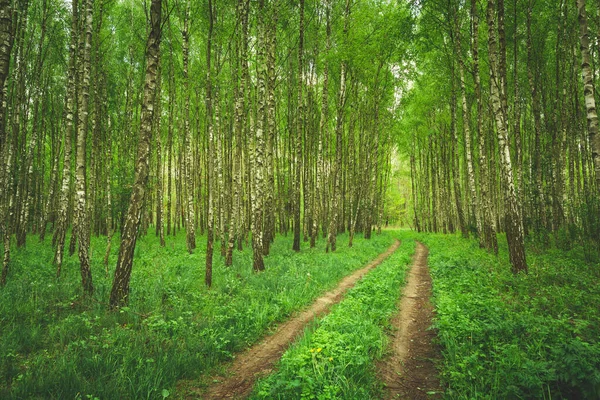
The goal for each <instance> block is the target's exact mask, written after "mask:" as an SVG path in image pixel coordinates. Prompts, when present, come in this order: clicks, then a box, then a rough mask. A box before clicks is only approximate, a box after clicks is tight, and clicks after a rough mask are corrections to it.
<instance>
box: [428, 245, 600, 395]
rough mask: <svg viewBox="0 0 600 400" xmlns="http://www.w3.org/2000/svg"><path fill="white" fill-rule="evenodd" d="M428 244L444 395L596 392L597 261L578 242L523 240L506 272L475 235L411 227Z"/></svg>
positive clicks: (599, 332)
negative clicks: (514, 267)
mask: <svg viewBox="0 0 600 400" xmlns="http://www.w3.org/2000/svg"><path fill="white" fill-rule="evenodd" d="M420 238H421V240H422V241H423V242H424V243H426V244H427V246H429V248H430V255H429V267H430V271H431V274H432V278H433V302H434V304H435V308H436V312H437V318H436V322H435V323H434V327H435V329H437V331H438V338H439V340H440V342H441V345H442V347H443V358H444V360H443V363H442V365H441V366H440V367H441V377H442V379H443V381H444V382H445V384H446V385H447V390H446V398H450V399H474V398H475V399H517V398H527V399H533V398H540V399H559V398H566V399H598V398H600V308H599V307H598V305H599V304H600V286H598V281H599V278H600V268H599V267H600V264H599V262H598V260H597V259H596V260H595V261H594V262H592V260H590V256H589V251H584V249H583V248H582V247H575V248H574V249H572V250H559V249H556V248H551V249H544V250H541V249H539V248H537V247H536V246H534V245H533V244H532V243H530V244H529V246H528V250H529V251H528V255H527V256H528V262H529V273H528V274H523V273H521V274H517V275H513V274H512V273H511V272H510V265H509V261H508V250H507V248H506V241H505V240H499V243H500V244H501V247H500V257H495V256H493V255H490V254H488V253H487V252H485V251H484V250H482V249H480V248H479V246H478V244H477V241H476V240H465V239H462V238H460V237H458V236H442V235H433V234H430V235H426V234H423V235H420Z"/></svg>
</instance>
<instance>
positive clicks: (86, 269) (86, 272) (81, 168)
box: [76, 0, 94, 295]
mask: <svg viewBox="0 0 600 400" xmlns="http://www.w3.org/2000/svg"><path fill="white" fill-rule="evenodd" d="M84 4H85V9H84V15H83V17H84V18H85V32H84V35H85V39H84V43H83V60H82V64H83V75H82V82H81V91H80V99H79V109H78V112H77V114H78V115H79V128H78V129H77V173H76V178H77V179H76V187H77V228H76V229H77V241H78V242H79V263H80V270H81V283H82V285H83V290H84V291H85V292H86V293H87V294H88V295H91V294H92V293H93V292H94V286H93V283H92V271H91V269H90V255H89V251H90V226H89V216H88V212H87V211H88V210H87V206H86V202H87V189H86V148H87V146H86V143H87V131H88V121H89V118H88V115H89V110H88V108H89V107H88V105H89V97H90V95H89V87H90V54H91V45H92V13H93V4H92V0H86V2H85V3H84Z"/></svg>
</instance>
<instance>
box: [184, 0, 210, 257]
mask: <svg viewBox="0 0 600 400" xmlns="http://www.w3.org/2000/svg"><path fill="white" fill-rule="evenodd" d="M190 4H191V3H190V0H187V1H186V5H185V16H184V20H183V30H182V31H181V35H182V42H183V44H182V46H183V90H184V99H185V106H184V112H185V115H184V117H183V129H184V130H185V184H186V192H187V199H186V200H187V204H186V205H187V207H186V221H185V229H186V243H187V250H188V252H189V253H190V254H191V253H192V252H193V251H194V249H195V248H196V219H195V212H194V180H193V178H192V160H193V158H192V149H193V145H192V134H191V131H190V77H189V74H188V63H189V42H190V37H189V19H190ZM209 41H210V39H209ZM209 66H210V61H209ZM207 90H208V89H207Z"/></svg>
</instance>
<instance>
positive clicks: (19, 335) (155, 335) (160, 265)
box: [0, 232, 393, 399]
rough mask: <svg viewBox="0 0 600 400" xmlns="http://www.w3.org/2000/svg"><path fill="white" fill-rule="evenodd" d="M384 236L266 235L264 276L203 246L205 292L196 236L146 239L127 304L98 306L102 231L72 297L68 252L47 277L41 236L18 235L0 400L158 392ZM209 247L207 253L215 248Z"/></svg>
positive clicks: (298, 304)
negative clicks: (330, 240)
mask: <svg viewBox="0 0 600 400" xmlns="http://www.w3.org/2000/svg"><path fill="white" fill-rule="evenodd" d="M392 237H393V235H392V234H390V233H387V232H384V233H383V234H382V235H375V236H374V237H373V239H372V240H370V241H367V240H363V239H362V238H360V239H358V238H357V239H358V240H356V241H355V245H354V247H353V248H351V249H350V248H348V247H347V246H346V243H347V237H346V236H344V235H342V236H340V237H339V238H338V243H339V246H338V251H337V252H336V253H333V254H325V252H324V250H323V247H324V243H323V242H322V241H321V242H319V243H318V248H316V249H308V244H307V243H303V250H302V251H301V252H300V253H295V252H293V251H291V250H290V249H291V244H292V238H291V237H287V238H286V237H278V238H277V239H276V241H275V243H274V245H273V246H272V251H271V256H269V257H267V258H266V259H265V264H266V271H265V272H264V273H261V274H255V273H253V272H252V261H251V257H252V255H251V251H250V249H245V250H244V251H243V252H242V253H239V252H236V253H235V254H234V265H233V266H232V267H230V268H226V267H224V265H223V261H222V259H221V257H220V256H219V255H218V251H216V252H215V254H216V256H215V262H214V278H213V289H211V290H207V289H206V288H205V287H204V283H203V282H204V280H203V279H204V262H205V246H206V240H205V238H202V237H198V239H197V242H198V244H199V246H198V249H197V250H196V252H195V253H194V254H191V255H190V254H188V253H187V251H186V249H185V236H184V234H183V232H182V234H180V235H178V236H177V237H176V238H168V239H167V246H166V247H165V248H161V247H160V246H159V244H158V240H157V239H156V238H155V237H154V236H153V235H149V236H146V237H144V238H142V239H141V240H140V241H138V246H137V248H136V251H135V261H134V268H133V274H132V278H131V295H130V305H129V307H126V308H123V309H122V310H121V311H120V312H118V313H111V312H108V311H107V306H106V302H107V301H108V296H109V291H110V287H111V284H112V274H113V272H114V266H115V264H116V253H117V251H118V240H117V238H115V240H114V243H113V252H112V254H111V258H110V264H109V266H110V268H111V269H110V271H109V274H108V277H107V276H105V273H104V266H103V265H102V259H103V255H104V250H105V245H106V243H105V241H106V239H105V238H92V247H91V248H92V252H91V254H92V258H91V265H92V271H93V279H94V285H95V294H94V296H93V298H92V299H83V298H82V296H81V293H82V291H81V283H80V275H79V270H78V260H77V257H76V256H73V257H67V259H66V260H65V263H64V266H63V276H62V277H61V279H60V280H56V278H55V268H54V267H53V265H52V254H53V252H52V248H51V246H50V244H49V240H47V241H46V242H45V243H42V244H40V243H38V242H37V238H36V237H30V238H29V239H28V244H27V247H26V248H25V249H14V250H13V253H12V256H13V261H12V267H11V273H10V275H9V277H8V284H7V286H6V287H5V288H3V289H0V398H56V399H69V398H71V399H73V398H96V397H97V398H102V399H110V398H130V399H133V398H135V399H145V398H149V399H156V398H158V399H160V398H163V397H164V396H167V395H169V392H173V390H174V389H173V388H174V385H175V383H176V382H177V380H178V379H182V378H197V377H198V376H200V375H201V374H203V373H207V372H210V371H211V370H212V369H213V368H215V366H218V365H219V363H221V362H223V361H225V360H229V359H231V358H232V354H233V353H235V352H237V351H240V350H242V349H244V348H245V347H247V346H248V345H249V344H251V343H253V342H255V341H256V340H257V339H258V338H260V337H261V336H262V335H264V334H265V333H266V332H267V331H268V330H269V328H270V327H273V326H274V325H275V324H276V323H277V322H278V321H282V320H284V319H286V317H287V316H289V315H290V314H291V313H292V312H294V311H295V310H298V309H300V308H302V307H303V306H305V305H307V304H310V303H311V302H312V300H313V299H315V298H316V297H318V295H319V294H321V293H322V292H324V291H326V290H328V289H330V288H332V287H334V286H335V285H336V284H337V282H338V281H339V280H340V279H341V278H342V277H343V276H345V275H347V274H349V273H350V272H352V271H353V270H355V269H357V268H359V267H361V266H363V265H364V264H366V263H367V262H368V261H369V260H371V259H373V258H375V257H376V256H377V255H378V254H379V253H381V252H382V251H384V250H385V249H386V248H387V247H388V246H389V245H390V244H391V243H392ZM218 248H219V246H218V244H217V245H216V246H215V249H218Z"/></svg>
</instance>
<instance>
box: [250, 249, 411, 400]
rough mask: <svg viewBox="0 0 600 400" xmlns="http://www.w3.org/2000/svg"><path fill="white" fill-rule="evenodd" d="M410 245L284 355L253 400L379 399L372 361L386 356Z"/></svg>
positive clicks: (350, 293)
mask: <svg viewBox="0 0 600 400" xmlns="http://www.w3.org/2000/svg"><path fill="white" fill-rule="evenodd" d="M414 250H415V242H414V240H410V239H406V240H403V241H402V246H400V248H399V249H398V250H396V252H395V253H394V254H393V255H391V256H390V257H389V258H388V259H386V260H385V261H384V262H383V263H381V265H379V266H378V267H377V268H375V269H374V270H373V271H371V272H369V274H367V275H366V276H365V277H364V278H363V279H362V280H361V281H360V282H359V283H358V284H357V285H356V287H354V288H353V289H351V290H350V291H348V293H347V294H346V296H345V297H344V299H343V300H342V302H341V303H339V304H338V305H336V306H335V307H334V308H333V309H332V311H331V313H330V314H328V315H327V316H325V317H323V318H322V319H320V320H319V321H318V322H316V323H315V324H314V325H313V326H312V327H310V328H307V329H306V330H305V334H304V335H303V336H302V337H301V338H300V339H298V340H297V341H296V343H294V345H292V346H291V347H290V348H289V349H288V350H287V351H286V352H285V353H284V355H283V357H282V358H281V361H280V362H279V364H278V365H277V367H276V368H277V371H276V372H275V373H273V374H271V375H270V376H268V377H266V378H265V379H263V380H261V381H259V382H258V383H257V385H256V386H255V390H254V393H253V395H252V396H251V397H250V398H251V399H300V398H302V399H379V398H381V396H382V394H383V391H382V388H383V387H382V384H381V383H380V382H378V381H377V377H376V369H375V361H376V360H378V359H380V358H381V357H382V356H383V354H384V353H385V350H386V346H387V342H388V338H387V335H386V333H387V332H388V331H389V329H390V328H391V326H390V319H391V317H392V315H393V314H394V313H395V312H396V304H397V300H398V298H399V296H400V292H401V290H400V289H401V288H402V286H403V285H404V282H405V276H406V271H407V270H408V266H409V264H410V261H411V255H412V254H413V253H414Z"/></svg>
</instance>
